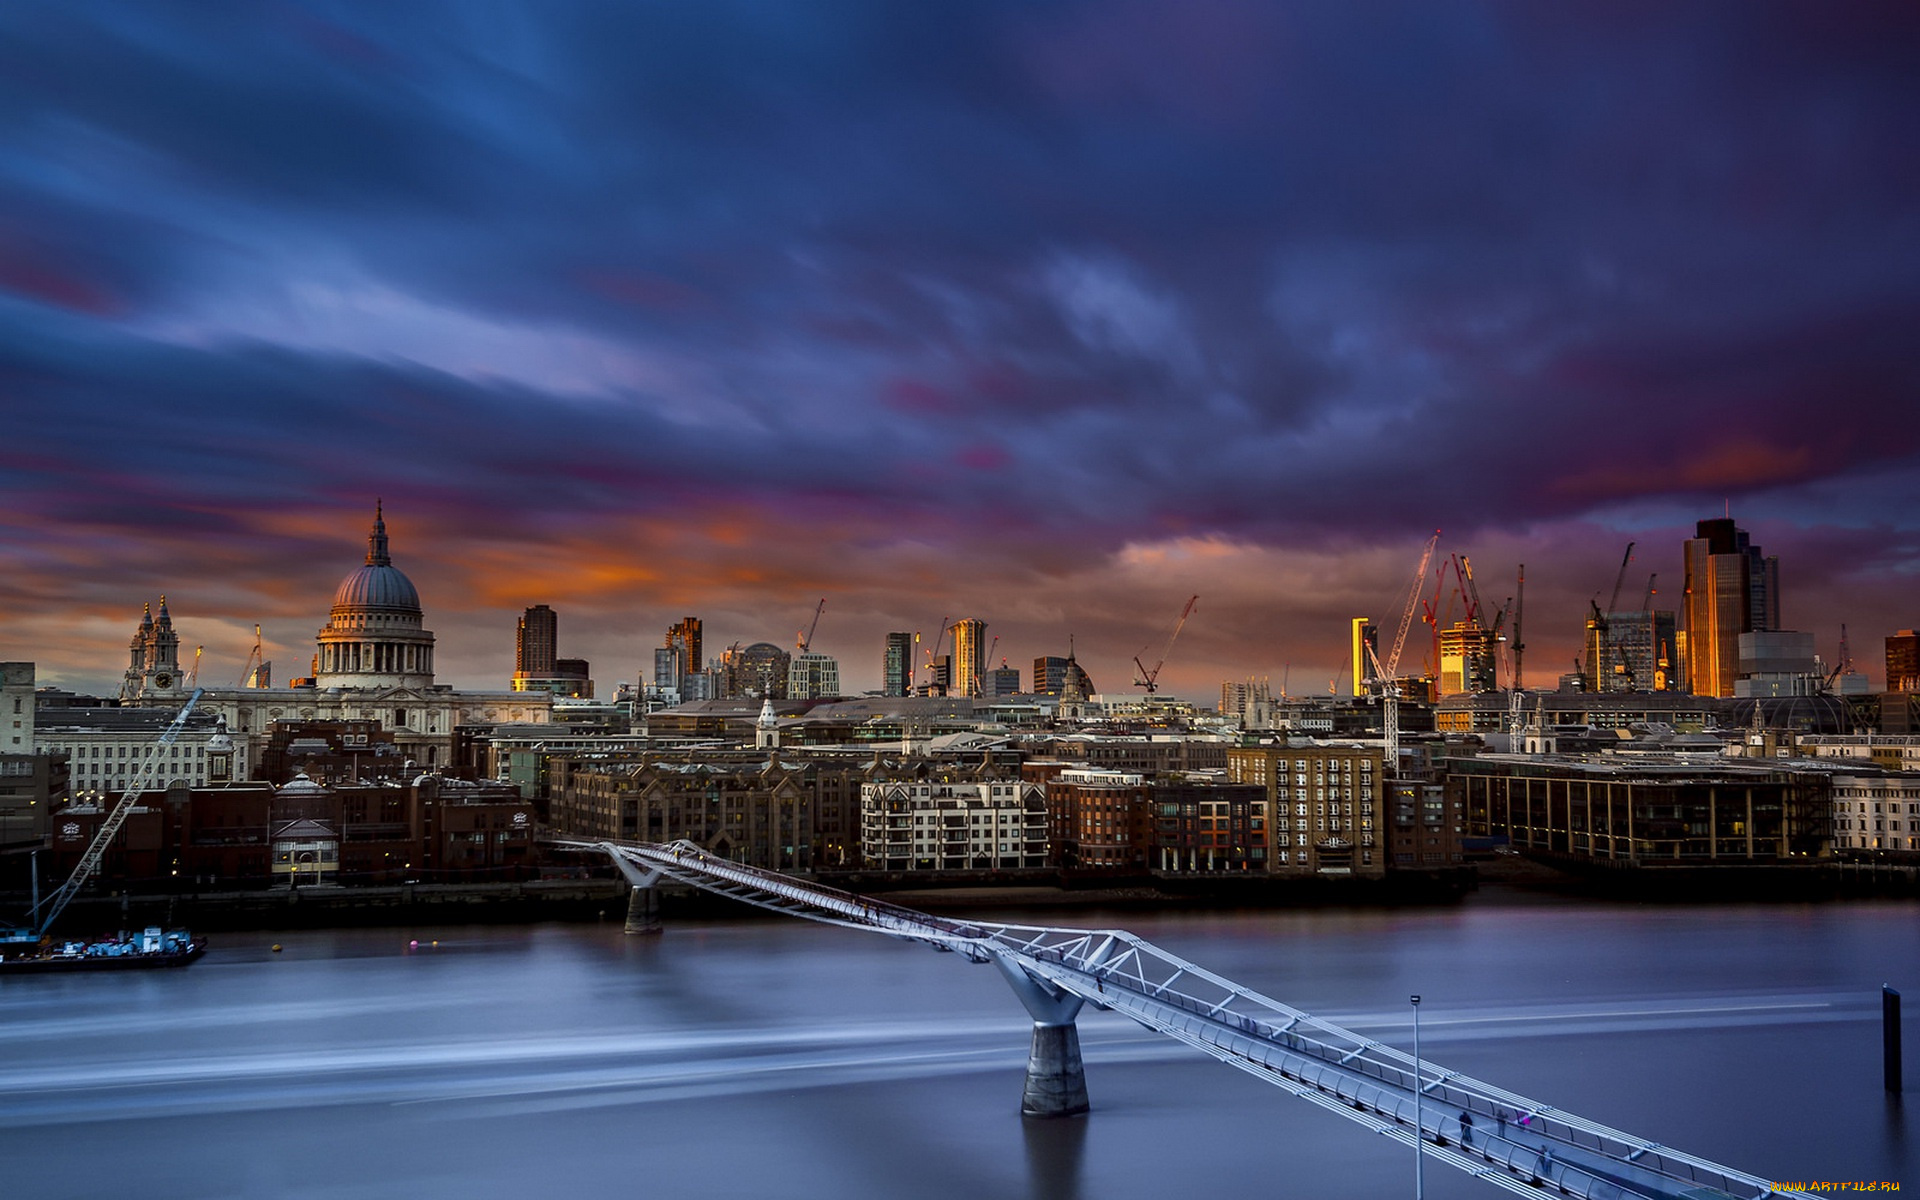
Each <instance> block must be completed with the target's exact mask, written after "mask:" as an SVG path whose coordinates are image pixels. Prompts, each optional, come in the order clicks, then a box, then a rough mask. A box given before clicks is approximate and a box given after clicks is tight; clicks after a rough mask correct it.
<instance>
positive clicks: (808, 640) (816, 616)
mask: <svg viewBox="0 0 1920 1200" xmlns="http://www.w3.org/2000/svg"><path fill="white" fill-rule="evenodd" d="M825 611H827V598H826V597H825V596H822V597H820V604H819V606H818V607H816V608H815V609H814V610H813V624H811V625H809V626H807V631H806V632H805V633H802V634H800V635H798V636H799V638H800V653H802V654H805V653H806V652H807V651H808V650H809V649H811V648H812V647H813V631H814V630H816V629H818V628H820V614H821V613H823V612H825Z"/></svg>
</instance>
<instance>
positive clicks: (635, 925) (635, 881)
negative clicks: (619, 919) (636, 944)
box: [602, 842, 660, 933]
mask: <svg viewBox="0 0 1920 1200" xmlns="http://www.w3.org/2000/svg"><path fill="white" fill-rule="evenodd" d="M602 846H603V847H604V848H605V849H606V851H607V857H608V858H611V859H612V860H613V865H614V866H616V867H619V868H620V873H621V874H622V875H624V876H626V878H627V882H628V883H629V884H630V885H632V886H631V887H630V888H629V889H628V891H627V932H628V933H659V932H660V890H659V889H658V888H656V887H654V884H656V883H659V882H660V872H659V871H658V870H642V869H641V868H640V867H637V866H635V865H634V864H633V863H631V862H629V861H628V860H627V857H626V855H624V854H618V853H615V852H614V848H613V846H612V845H611V844H608V843H604V842H603V843H602Z"/></svg>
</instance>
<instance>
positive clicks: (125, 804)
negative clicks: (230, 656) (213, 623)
mask: <svg viewBox="0 0 1920 1200" xmlns="http://www.w3.org/2000/svg"><path fill="white" fill-rule="evenodd" d="M193 670H194V674H193V675H192V676H189V678H197V677H198V674H199V670H200V655H199V653H198V651H196V652H195V653H194V665H193ZM201 692H202V689H200V688H197V687H196V688H194V689H193V694H192V695H190V696H188V697H187V703H186V704H185V706H183V707H182V708H181V709H180V712H179V714H178V715H177V716H175V717H174V718H173V721H172V723H171V724H169V725H168V726H167V728H166V730H165V731H164V732H162V733H161V734H160V736H159V737H158V738H156V739H155V740H154V743H153V745H152V747H150V748H149V749H148V750H147V757H146V758H145V759H144V760H143V761H142V762H141V764H140V770H139V771H137V772H136V773H135V774H134V776H133V781H132V782H131V783H129V784H128V785H127V790H126V791H125V792H122V793H121V795H120V800H119V802H118V803H116V804H115V805H114V806H113V811H112V812H110V813H108V814H107V819H106V820H105V821H104V822H102V823H101V825H100V830H99V832H97V833H95V834H94V835H93V842H92V844H91V845H89V846H88V847H87V852H86V853H85V854H83V855H81V856H80V863H79V865H78V866H76V867H74V869H73V874H71V875H69V876H67V881H66V882H65V883H63V884H61V885H60V887H59V889H58V890H57V891H55V892H54V893H53V895H51V896H48V897H47V899H46V901H45V903H44V904H42V905H41V906H40V908H39V909H36V910H35V912H34V913H33V915H32V916H31V917H30V918H29V919H30V920H31V921H32V924H33V930H34V933H35V934H36V935H38V936H39V937H45V936H46V933H47V930H48V929H50V928H52V926H53V923H54V922H55V921H56V920H58V919H59V917H60V914H61V913H62V912H63V911H65V910H66V907H67V904H68V903H69V902H70V901H72V899H73V898H74V897H75V896H77V895H79V893H80V889H81V888H82V887H84V886H85V885H86V882H87V880H88V879H90V878H92V877H93V873H94V872H95V871H97V870H99V869H100V862H101V860H102V859H104V858H105V857H106V856H107V847H108V846H110V845H112V844H113V839H114V838H115V837H116V836H117V835H118V834H119V832H120V827H121V826H122V825H124V824H126V823H127V814H128V813H130V812H132V811H133V803H134V801H136V800H138V799H139V798H140V794H141V793H142V792H144V791H146V790H147V788H148V787H150V786H151V785H152V783H153V780H154V777H155V776H157V775H158V774H159V772H160V768H161V766H162V765H163V764H162V760H163V759H164V757H165V755H166V751H167V747H169V746H171V745H173V743H174V742H175V741H176V740H178V738H179V737H180V733H181V731H182V730H184V729H185V728H186V727H187V718H188V717H189V716H191V715H192V713H193V706H194V705H195V704H198V703H199V702H200V696H201ZM40 909H44V910H45V911H44V913H42V912H41V911H40Z"/></svg>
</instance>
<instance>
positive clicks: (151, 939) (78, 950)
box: [0, 925, 207, 977]
mask: <svg viewBox="0 0 1920 1200" xmlns="http://www.w3.org/2000/svg"><path fill="white" fill-rule="evenodd" d="M206 952H207V939H205V938H196V937H194V936H193V935H192V934H191V933H188V932H187V931H186V930H184V929H161V928H160V927H159V926H158V925H149V926H147V927H146V928H145V929H144V930H142V931H140V932H139V933H135V934H121V935H120V936H118V937H111V938H96V939H93V940H90V941H67V942H58V943H47V944H44V945H36V946H34V947H33V948H32V950H30V951H29V952H27V953H24V954H17V955H9V956H7V957H5V958H0V977H4V976H7V975H31V974H37V973H43V972H55V971H128V970H142V969H147V968H153V967H184V966H188V965H191V964H192V963H195V962H197V961H199V959H200V957H201V956H202V955H204V954H205V953H206Z"/></svg>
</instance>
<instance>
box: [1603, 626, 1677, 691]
mask: <svg viewBox="0 0 1920 1200" xmlns="http://www.w3.org/2000/svg"><path fill="white" fill-rule="evenodd" d="M1679 646H1680V635H1679V628H1678V621H1677V618H1676V617H1675V616H1674V614H1673V613H1672V612H1670V611H1663V612H1613V613H1605V614H1602V615H1598V616H1593V617H1589V618H1587V688H1588V690H1590V691H1595V692H1667V691H1678V690H1681V689H1682V688H1684V686H1685V679H1684V677H1683V676H1682V674H1681V672H1680V670H1679V666H1680V657H1679V656H1680V651H1679Z"/></svg>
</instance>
